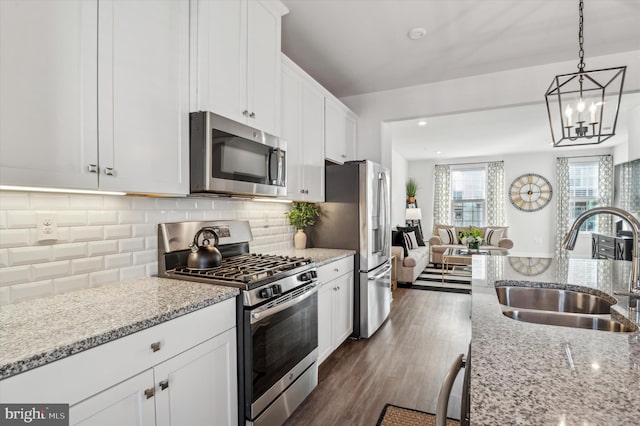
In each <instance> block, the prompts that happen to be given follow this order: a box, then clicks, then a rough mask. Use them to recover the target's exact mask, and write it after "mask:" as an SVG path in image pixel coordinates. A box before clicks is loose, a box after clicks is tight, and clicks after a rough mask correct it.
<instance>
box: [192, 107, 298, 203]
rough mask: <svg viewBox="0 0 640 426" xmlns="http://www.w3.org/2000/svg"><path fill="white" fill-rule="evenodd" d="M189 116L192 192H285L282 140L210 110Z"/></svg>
mask: <svg viewBox="0 0 640 426" xmlns="http://www.w3.org/2000/svg"><path fill="white" fill-rule="evenodd" d="M189 118H190V120H189V121H190V165H191V172H190V175H191V193H192V194H199V193H221V194H231V195H234V194H238V195H262V196H274V197H275V196H279V195H287V167H286V165H287V162H286V161H287V160H286V159H287V152H286V144H285V143H284V141H280V139H278V138H277V137H276V136H273V135H270V134H268V133H265V132H263V131H261V130H258V129H254V128H252V127H249V126H247V125H245V124H241V123H238V122H236V121H233V120H229V119H228V118H225V117H222V116H220V115H217V114H214V113H211V112H192V113H191V114H189Z"/></svg>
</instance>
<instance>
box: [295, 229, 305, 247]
mask: <svg viewBox="0 0 640 426" xmlns="http://www.w3.org/2000/svg"><path fill="white" fill-rule="evenodd" d="M293 246H294V247H295V249H296V250H303V249H305V248H307V234H305V233H304V229H298V230H297V231H296V233H295V235H294V236H293Z"/></svg>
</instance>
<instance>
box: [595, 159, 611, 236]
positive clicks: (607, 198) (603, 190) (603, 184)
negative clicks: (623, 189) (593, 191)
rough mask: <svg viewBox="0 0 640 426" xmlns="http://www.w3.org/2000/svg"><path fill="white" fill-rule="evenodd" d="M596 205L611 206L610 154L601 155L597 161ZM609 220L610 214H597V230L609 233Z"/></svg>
mask: <svg viewBox="0 0 640 426" xmlns="http://www.w3.org/2000/svg"><path fill="white" fill-rule="evenodd" d="M598 206H600V207H605V206H613V157H612V156H610V155H603V156H602V157H600V160H599V161H598ZM611 221H612V217H611V215H609V214H601V215H599V216H598V232H600V233H602V234H611V231H612V226H611Z"/></svg>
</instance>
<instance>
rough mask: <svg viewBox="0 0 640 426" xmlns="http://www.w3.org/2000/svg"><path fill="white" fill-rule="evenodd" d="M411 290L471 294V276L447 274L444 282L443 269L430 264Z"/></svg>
mask: <svg viewBox="0 0 640 426" xmlns="http://www.w3.org/2000/svg"><path fill="white" fill-rule="evenodd" d="M411 288H415V289H419V290H433V291H448V292H452V293H466V294H471V276H459V275H448V274H445V276H444V282H443V280H442V267H440V266H437V267H436V266H435V265H433V264H429V265H427V267H426V268H425V270H424V271H422V274H420V276H419V277H418V278H417V279H416V281H415V282H414V283H413V284H412V285H411Z"/></svg>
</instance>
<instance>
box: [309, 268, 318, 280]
mask: <svg viewBox="0 0 640 426" xmlns="http://www.w3.org/2000/svg"><path fill="white" fill-rule="evenodd" d="M309 274H310V275H311V278H318V273H317V272H316V271H315V270H313V271H309Z"/></svg>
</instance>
